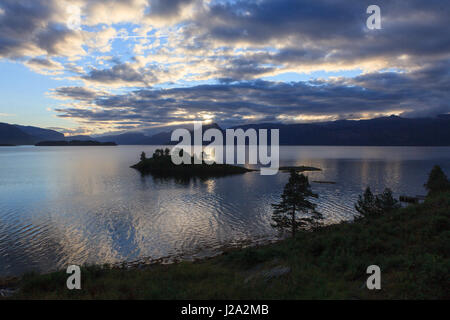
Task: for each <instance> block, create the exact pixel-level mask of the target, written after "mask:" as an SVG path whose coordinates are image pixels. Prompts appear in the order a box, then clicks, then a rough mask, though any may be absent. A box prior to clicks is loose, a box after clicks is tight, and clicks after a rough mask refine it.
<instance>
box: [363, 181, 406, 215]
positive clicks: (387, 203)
mask: <svg viewBox="0 0 450 320" xmlns="http://www.w3.org/2000/svg"><path fill="white" fill-rule="evenodd" d="M399 207H400V205H399V203H398V201H397V200H396V199H394V196H393V195H392V191H391V189H389V188H386V189H384V191H383V193H381V194H378V195H376V196H374V195H373V193H372V191H371V190H370V187H367V188H366V191H364V194H363V195H362V196H359V199H358V202H357V203H356V204H355V209H356V211H358V212H359V213H360V214H361V215H362V216H363V217H367V216H373V215H378V214H382V213H385V212H389V211H391V210H393V209H396V208H399Z"/></svg>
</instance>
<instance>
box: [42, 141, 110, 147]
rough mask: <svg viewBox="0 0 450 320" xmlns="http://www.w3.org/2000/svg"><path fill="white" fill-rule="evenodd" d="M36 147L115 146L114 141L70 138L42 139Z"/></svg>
mask: <svg viewBox="0 0 450 320" xmlns="http://www.w3.org/2000/svg"><path fill="white" fill-rule="evenodd" d="M35 146H37V147H80V146H83V147H84V146H87V147H89V146H93V147H95V146H117V144H116V143H115V142H98V141H94V140H88V141H80V140H71V141H64V140H63V141H42V142H39V143H36V144H35Z"/></svg>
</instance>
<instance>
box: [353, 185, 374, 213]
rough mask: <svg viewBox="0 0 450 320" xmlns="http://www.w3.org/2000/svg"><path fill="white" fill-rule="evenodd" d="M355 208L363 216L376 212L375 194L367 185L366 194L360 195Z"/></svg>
mask: <svg viewBox="0 0 450 320" xmlns="http://www.w3.org/2000/svg"><path fill="white" fill-rule="evenodd" d="M355 209H356V211H358V212H359V213H360V214H361V215H362V216H369V215H373V214H376V206H375V196H374V195H373V193H372V191H371V190H370V187H367V188H366V191H364V194H363V195H362V196H359V197H358V202H357V203H356V204H355Z"/></svg>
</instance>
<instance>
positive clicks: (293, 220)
mask: <svg viewBox="0 0 450 320" xmlns="http://www.w3.org/2000/svg"><path fill="white" fill-rule="evenodd" d="M295 229H296V226H295V206H293V207H292V238H295Z"/></svg>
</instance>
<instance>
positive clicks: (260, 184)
mask: <svg viewBox="0 0 450 320" xmlns="http://www.w3.org/2000/svg"><path fill="white" fill-rule="evenodd" d="M156 148H157V147H156V146H118V147H32V146H23V147H2V148H0V276H7V275H19V274H21V273H23V272H26V271H30V270H36V271H40V272H46V271H51V270H55V269H60V268H66V267H67V265H69V264H79V265H80V264H83V263H116V262H120V261H136V260H143V261H146V259H158V258H162V257H180V258H183V259H193V258H201V257H204V256H211V255H214V254H217V253H218V252H220V250H221V248H223V247H226V246H239V245H245V244H249V243H255V242H266V241H271V240H275V239H276V238H277V234H276V232H275V231H274V230H272V228H271V226H270V222H271V212H272V208H271V203H275V202H277V201H279V198H280V194H281V193H282V190H283V187H284V185H285V183H286V182H287V179H288V174H287V173H278V174H277V175H275V176H261V175H260V174H259V173H258V172H250V173H246V174H243V175H237V176H228V177H221V178H212V179H207V180H198V179H197V180H190V181H175V180H173V179H158V178H154V177H152V176H145V177H143V176H141V175H140V173H139V172H137V171H135V170H133V169H131V168H129V166H130V165H132V164H134V163H136V162H138V159H139V155H140V153H141V151H145V152H146V153H147V155H151V154H152V152H153V150H154V149H156ZM280 157H281V158H280V165H282V166H288V165H307V166H315V167H319V168H321V169H322V170H323V171H320V172H308V173H307V175H308V176H309V177H310V180H327V181H335V182H336V184H319V183H311V185H312V188H313V190H314V191H315V192H317V193H318V194H319V198H318V199H317V200H315V202H316V203H317V204H318V210H319V211H321V212H322V213H323V214H324V216H325V218H326V222H327V223H338V222H340V221H343V220H351V219H353V217H354V215H355V213H356V212H355V210H354V203H355V202H356V200H357V198H358V195H359V194H361V193H362V192H363V191H364V189H365V187H366V186H368V185H370V186H371V188H372V190H373V191H374V192H381V191H382V190H383V189H384V188H385V187H389V188H391V189H392V190H393V191H394V195H395V196H398V195H400V194H406V195H412V196H415V195H424V194H425V190H424V188H423V184H424V183H425V182H426V179H427V175H428V173H429V171H430V170H431V168H432V166H433V165H434V164H439V165H441V166H442V168H443V169H444V171H445V172H446V174H447V175H449V173H450V161H449V160H450V147H327V146H317V147H314V146H295V147H280ZM169 260H170V259H169Z"/></svg>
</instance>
